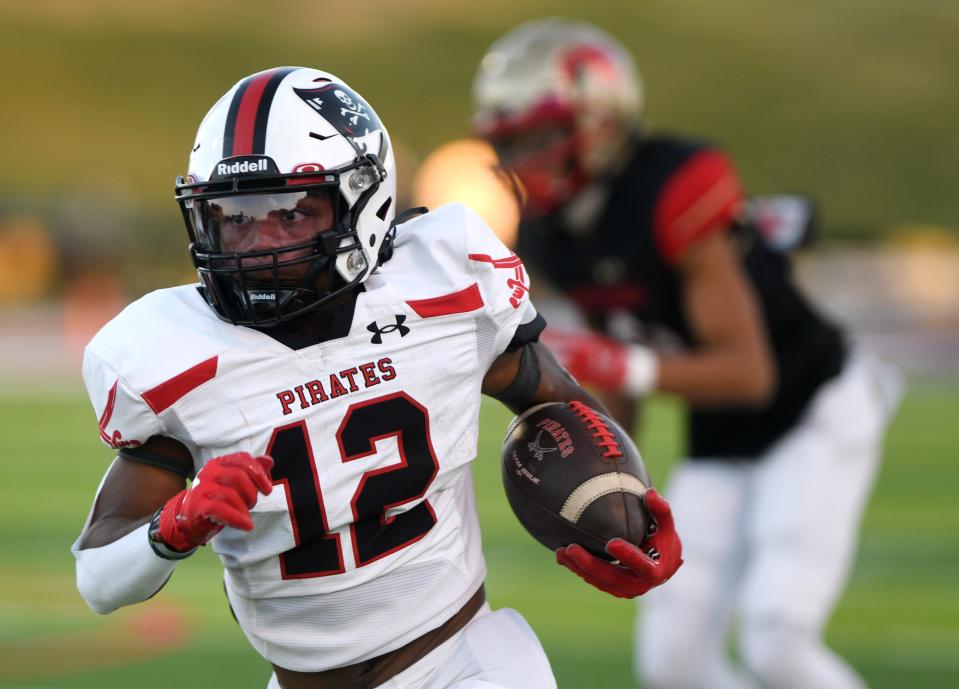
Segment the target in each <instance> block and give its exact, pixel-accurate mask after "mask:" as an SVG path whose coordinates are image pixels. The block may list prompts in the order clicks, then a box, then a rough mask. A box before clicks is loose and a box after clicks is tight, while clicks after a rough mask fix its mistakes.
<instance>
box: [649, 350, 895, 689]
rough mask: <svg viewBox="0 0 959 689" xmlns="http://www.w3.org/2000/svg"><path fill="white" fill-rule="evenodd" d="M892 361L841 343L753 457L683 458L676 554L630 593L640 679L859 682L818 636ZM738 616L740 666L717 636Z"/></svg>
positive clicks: (847, 543) (784, 688)
mask: <svg viewBox="0 0 959 689" xmlns="http://www.w3.org/2000/svg"><path fill="white" fill-rule="evenodd" d="M901 391H902V380H901V377H900V376H899V373H898V371H896V370H895V369H894V368H892V367H890V366H888V365H887V364H883V363H881V362H879V361H878V360H876V359H874V358H870V357H867V356H865V355H862V354H853V355H852V356H850V358H849V360H848V361H847V364H846V366H845V367H844V369H843V371H842V373H841V374H840V375H839V376H838V377H837V378H835V379H833V380H832V381H829V382H827V383H826V384H825V385H824V386H823V389H822V390H820V391H819V393H818V394H817V395H816V397H815V398H814V399H813V400H812V402H811V404H810V408H809V409H808V410H807V412H806V414H805V415H804V416H803V418H802V420H801V422H800V423H798V424H797V426H796V427H795V428H794V429H793V430H792V431H790V432H789V433H788V434H787V435H785V436H784V437H783V438H782V439H780V440H779V441H778V442H777V443H776V444H775V445H774V446H773V447H772V448H771V449H770V450H769V451H768V452H767V453H766V455H765V456H764V457H763V458H762V459H761V460H760V461H758V462H757V461H750V460H743V461H730V460H726V459H723V460H721V461H709V460H701V459H697V460H696V461H687V462H683V463H681V464H680V465H678V467H677V468H676V469H675V470H674V472H673V475H672V477H671V480H670V486H669V491H668V497H669V500H670V504H671V506H672V510H673V514H674V515H675V519H676V528H677V530H678V532H679V535H680V537H681V538H682V541H683V558H684V560H685V564H684V565H683V567H682V568H681V569H680V570H679V572H677V574H676V576H674V577H673V578H672V579H671V580H670V581H669V582H668V583H667V584H666V585H664V586H662V587H660V588H658V589H655V590H653V591H651V592H650V593H648V594H647V595H646V596H644V597H643V598H642V599H641V603H640V605H641V614H640V617H639V621H638V624H637V653H636V674H637V677H638V679H639V681H640V682H641V683H642V686H643V687H644V688H645V689H758V687H763V688H764V689H862V688H864V687H865V684H864V683H863V681H862V679H861V678H860V677H859V676H858V675H857V674H856V672H855V671H854V670H852V668H850V667H849V666H848V665H847V664H846V663H845V662H844V661H843V660H842V659H841V658H840V657H839V656H838V655H836V654H835V653H834V652H832V651H831V650H830V649H829V648H827V647H826V646H825V645H824V644H823V642H822V641H821V633H822V630H823V627H824V626H825V624H826V622H827V620H828V618H829V615H830V612H831V611H832V608H833V606H834V605H835V604H836V601H837V599H838V598H839V595H840V593H841V592H842V589H843V586H844V584H845V582H846V578H847V576H848V574H849V571H850V568H851V566H852V563H853V561H854V555H855V549H856V540H857V532H858V529H859V521H860V517H861V515H862V512H863V509H864V507H865V505H866V502H867V500H868V496H869V493H870V491H871V488H872V484H873V481H874V478H875V475H876V472H877V468H878V465H879V460H880V455H881V444H882V436H883V433H884V430H885V427H886V425H887V423H888V421H889V419H890V417H891V416H892V412H893V411H894V409H895V407H896V406H897V405H898V401H899V398H900V397H901ZM734 619H735V620H736V621H737V623H738V626H737V630H738V634H737V642H738V644H737V651H738V654H737V655H738V656H739V658H740V660H741V665H736V664H734V663H733V662H732V660H731V659H730V657H729V655H728V653H727V648H728V640H727V635H728V634H729V633H730V631H731V627H732V622H733V620H734Z"/></svg>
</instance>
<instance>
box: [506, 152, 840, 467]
mask: <svg viewBox="0 0 959 689" xmlns="http://www.w3.org/2000/svg"><path fill="white" fill-rule="evenodd" d="M741 201H742V191H741V188H740V186H739V181H738V178H737V176H736V173H735V170H734V168H733V166H732V164H731V163H730V162H729V161H728V159H727V158H726V157H725V156H724V155H723V154H722V153H721V152H719V151H718V150H716V149H714V148H712V147H710V146H708V145H706V144H704V143H702V142H698V141H694V140H690V139H683V138H676V137H666V136H651V137H647V138H646V139H644V140H643V141H642V143H640V144H639V145H638V147H637V150H636V153H635V155H634V156H633V158H632V160H631V161H630V163H629V164H628V166H627V167H626V169H625V170H624V171H623V172H622V173H621V174H620V175H619V176H618V177H617V178H616V179H615V180H613V182H612V183H611V185H610V188H609V195H608V197H607V198H606V200H605V205H604V207H603V209H602V211H601V212H600V214H599V220H598V221H597V222H596V224H595V226H593V227H591V228H590V229H589V231H588V232H580V233H577V232H575V231H572V230H570V229H569V228H568V227H567V226H566V225H565V224H564V222H563V221H562V219H561V218H562V216H561V215H559V214H557V215H554V216H551V217H549V218H545V219H538V220H524V222H523V223H522V224H521V227H520V233H519V241H518V253H519V255H521V256H522V257H523V259H524V260H525V261H526V262H527V265H529V266H530V267H532V268H533V269H534V270H536V271H537V272H538V273H539V274H540V275H541V276H542V277H544V278H546V279H547V280H548V281H549V282H551V283H552V284H553V285H554V286H555V287H557V288H558V289H560V290H562V291H563V292H564V293H565V294H566V295H567V296H568V297H570V298H571V299H572V300H573V301H575V302H576V303H577V304H578V305H579V307H580V309H581V311H582V312H583V314H584V315H585V316H586V317H587V320H588V321H589V322H590V323H591V325H592V326H593V327H595V328H597V329H599V330H608V328H609V327H610V323H611V321H612V320H613V319H615V318H616V314H622V313H624V312H625V313H627V314H630V315H631V316H633V317H634V318H635V319H636V320H637V321H638V322H639V323H640V324H641V325H642V326H643V328H644V330H646V332H647V334H648V333H650V332H653V333H660V334H661V333H662V332H663V331H666V332H668V333H671V334H672V336H673V337H674V338H675V339H678V340H679V342H680V343H681V344H682V345H683V346H685V347H690V348H692V347H696V346H697V345H698V342H697V341H696V337H695V335H694V333H693V332H692V329H691V328H690V326H689V323H688V321H687V319H686V316H685V314H684V310H683V303H684V302H683V288H682V283H681V280H680V274H679V272H678V271H677V270H676V261H677V260H678V258H679V257H680V256H681V255H682V253H683V251H684V250H685V249H686V248H687V247H688V246H690V245H691V244H693V243H695V242H696V241H697V240H699V239H701V238H702V237H704V236H706V235H708V234H710V233H713V232H720V231H722V232H726V231H732V232H735V233H736V235H737V239H738V240H739V242H738V246H739V247H740V250H741V255H742V261H743V267H744V270H745V273H746V275H747V277H748V278H749V280H750V281H751V283H752V285H753V288H754V289H755V292H756V295H757V297H758V300H759V305H760V309H761V315H762V317H763V319H764V321H765V325H766V328H767V333H768V337H769V339H770V344H771V347H772V350H773V354H774V358H775V362H776V365H777V369H778V385H777V388H776V392H775V394H774V396H773V397H772V399H771V400H770V401H769V403H768V404H767V405H766V406H764V407H762V408H760V409H756V408H754V407H750V408H747V407H738V406H723V407H710V408H694V409H692V410H691V412H690V415H689V420H688V445H689V447H688V451H689V453H690V455H691V456H692V457H699V458H709V457H753V456H757V455H759V454H761V453H762V452H763V451H764V450H765V449H766V448H768V447H769V446H770V445H771V444H772V443H773V442H775V440H776V439H777V438H779V437H780V436H781V435H782V434H783V433H785V432H786V431H788V430H789V429H790V428H791V427H792V426H793V425H794V424H795V423H796V422H797V421H798V420H799V417H800V416H801V415H802V413H803V411H804V410H805V408H806V406H807V404H808V403H809V400H810V399H811V398H812V396H813V395H814V394H815V392H816V390H817V389H818V388H819V387H820V386H821V385H822V384H823V383H824V382H825V381H827V380H829V379H830V378H832V377H834V376H835V375H836V374H837V373H838V372H839V370H840V368H841V367H842V362H843V359H844V351H845V347H844V343H843V337H842V333H841V332H840V331H839V329H838V328H836V327H835V326H834V325H832V324H831V323H829V322H827V321H826V320H825V319H823V318H822V317H821V316H820V315H819V314H818V313H816V312H815V310H814V309H813V308H812V307H811V305H810V304H809V302H808V301H807V300H806V299H805V298H804V297H803V295H802V294H801V293H800V292H799V290H798V289H797V287H796V285H795V283H794V281H793V279H792V275H791V271H790V266H789V261H788V257H786V256H784V255H782V254H780V253H777V252H774V251H772V250H771V249H769V248H768V247H767V246H766V245H765V244H764V242H763V241H762V240H761V239H760V238H759V235H758V233H757V232H756V231H755V228H752V227H744V226H737V225H736V222H735V221H736V217H737V213H738V210H739V207H740V205H741Z"/></svg>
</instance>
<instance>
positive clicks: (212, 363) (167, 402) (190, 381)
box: [141, 356, 220, 414]
mask: <svg viewBox="0 0 959 689" xmlns="http://www.w3.org/2000/svg"><path fill="white" fill-rule="evenodd" d="M219 358H220V357H218V356H214V357H211V358H209V359H207V360H206V361H201V362H200V363H199V364H197V365H196V366H193V367H192V368H188V369H187V370H186V371H184V372H183V373H178V374H177V375H175V376H173V377H172V378H170V380H167V381H165V382H163V383H160V384H159V385H157V386H156V387H155V388H152V389H150V390H147V391H146V392H144V393H143V395H141V397H143V401H144V402H146V403H147V404H149V405H150V409H152V410H153V412H154V413H155V414H159V413H160V412H162V411H163V410H164V409H168V408H169V407H171V406H173V405H174V404H176V402H177V401H178V400H179V399H181V398H182V397H183V396H184V395H186V394H187V393H188V392H191V391H193V390H195V389H196V388H198V387H200V386H201V385H203V384H204V383H206V382H207V381H210V380H213V378H214V377H215V376H216V370H217V363H218V361H219Z"/></svg>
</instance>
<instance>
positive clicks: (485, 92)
mask: <svg viewBox="0 0 959 689" xmlns="http://www.w3.org/2000/svg"><path fill="white" fill-rule="evenodd" d="M473 100H474V116H473V125H474V131H475V133H476V134H477V135H478V136H481V137H483V138H485V139H487V140H488V141H489V142H490V143H492V144H493V146H494V147H495V148H496V149H497V152H498V153H499V154H500V158H501V160H502V163H503V165H504V166H505V167H508V168H511V169H513V171H515V172H516V173H517V175H518V177H519V178H520V180H521V181H522V182H523V184H524V186H525V187H526V192H527V194H528V195H529V203H530V204H531V205H532V206H533V207H534V208H535V209H537V210H540V211H542V212H549V211H551V210H553V209H555V208H556V207H557V206H558V205H560V204H562V203H565V202H566V201H568V200H569V199H570V198H571V197H572V196H573V195H575V194H576V193H577V192H578V191H579V190H581V189H582V188H583V187H584V186H585V185H586V184H588V183H589V182H591V181H592V180H594V179H597V178H602V177H604V176H606V175H609V174H612V173H613V172H615V170H616V169H617V168H618V165H620V164H621V163H622V162H623V161H624V160H625V158H626V157H627V156H628V151H629V149H630V147H629V145H628V144H629V143H630V139H631V137H632V138H635V137H636V135H637V133H638V131H639V129H640V119H641V116H642V110H643V90H642V84H641V81H640V77H639V74H638V72H637V71H636V68H635V66H634V64H633V58H632V56H631V55H630V53H629V51H627V50H626V48H624V47H623V46H622V45H621V44H620V43H619V42H618V41H617V40H616V39H615V38H613V37H612V36H610V35H609V34H608V33H606V32H605V31H603V30H601V29H599V28H597V27H595V26H592V25H591V24H586V23H583V22H577V21H569V20H566V19H560V18H549V19H540V20H536V21H532V22H528V23H526V24H522V25H520V26H518V27H516V28H515V29H513V30H512V31H510V32H509V33H507V34H506V35H505V36H503V37H502V38H500V39H499V40H497V41H496V42H495V43H493V45H492V46H491V47H490V48H489V50H488V51H487V53H486V55H485V56H484V57H483V60H482V62H481V63H480V66H479V69H478V71H477V73H476V77H475V79H474V82H473Z"/></svg>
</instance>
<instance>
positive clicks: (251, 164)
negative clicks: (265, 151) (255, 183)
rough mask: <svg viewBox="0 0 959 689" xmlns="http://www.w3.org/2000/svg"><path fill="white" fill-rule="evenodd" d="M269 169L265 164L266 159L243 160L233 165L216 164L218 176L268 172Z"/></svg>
mask: <svg viewBox="0 0 959 689" xmlns="http://www.w3.org/2000/svg"><path fill="white" fill-rule="evenodd" d="M268 171H269V167H267V164H266V158H260V159H258V160H243V161H237V162H235V163H217V165H216V174H218V175H238V174H241V173H244V172H268Z"/></svg>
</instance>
